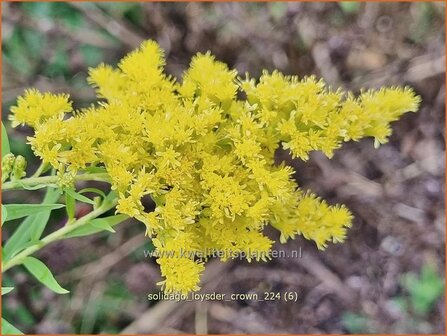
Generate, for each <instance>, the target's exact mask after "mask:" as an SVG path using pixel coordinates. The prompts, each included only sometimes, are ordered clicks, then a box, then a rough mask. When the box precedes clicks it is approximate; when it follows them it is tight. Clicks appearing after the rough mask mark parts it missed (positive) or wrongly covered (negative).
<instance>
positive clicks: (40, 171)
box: [31, 162, 48, 178]
mask: <svg viewBox="0 0 447 336" xmlns="http://www.w3.org/2000/svg"><path fill="white" fill-rule="evenodd" d="M47 168H48V163H47V162H42V163H41V164H40V166H39V168H37V170H36V172H35V173H34V174H33V175H31V177H32V178H34V177H39V176H40V175H42V174H43V173H44V172H45V170H46V169H47Z"/></svg>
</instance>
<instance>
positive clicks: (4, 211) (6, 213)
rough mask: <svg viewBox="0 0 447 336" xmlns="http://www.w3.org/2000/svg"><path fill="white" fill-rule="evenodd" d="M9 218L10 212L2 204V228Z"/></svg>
mask: <svg viewBox="0 0 447 336" xmlns="http://www.w3.org/2000/svg"><path fill="white" fill-rule="evenodd" d="M7 216H8V210H7V209H6V207H5V206H4V205H3V204H2V226H3V223H4V222H5V221H6V217H7Z"/></svg>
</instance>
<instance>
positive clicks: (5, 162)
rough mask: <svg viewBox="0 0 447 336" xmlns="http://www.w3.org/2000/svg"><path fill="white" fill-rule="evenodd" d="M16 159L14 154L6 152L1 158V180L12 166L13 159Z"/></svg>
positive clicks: (3, 179)
mask: <svg viewBox="0 0 447 336" xmlns="http://www.w3.org/2000/svg"><path fill="white" fill-rule="evenodd" d="M15 160H16V158H15V156H14V154H12V153H8V154H6V155H5V156H4V157H3V159H2V182H4V181H6V180H7V179H8V177H9V174H10V173H11V171H12V169H13V167H14V161H15Z"/></svg>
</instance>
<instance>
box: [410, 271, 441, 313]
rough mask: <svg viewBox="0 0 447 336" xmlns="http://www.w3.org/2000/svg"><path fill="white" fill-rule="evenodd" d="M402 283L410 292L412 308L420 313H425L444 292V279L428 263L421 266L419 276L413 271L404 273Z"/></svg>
mask: <svg viewBox="0 0 447 336" xmlns="http://www.w3.org/2000/svg"><path fill="white" fill-rule="evenodd" d="M402 285H403V287H404V288H405V289H406V290H407V291H408V293H409V294H410V302H411V305H412V308H413V310H414V311H415V312H416V313H418V314H420V315H427V314H428V313H429V312H430V311H431V310H432V309H433V307H434V305H435V303H436V301H437V300H438V299H439V298H440V297H441V296H442V294H443V293H444V281H443V279H442V278H441V277H440V276H439V275H438V273H437V271H436V269H435V267H434V266H433V265H430V264H425V265H424V266H423V267H422V271H421V275H420V276H419V277H417V275H416V274H414V273H407V274H405V275H404V277H403V278H402Z"/></svg>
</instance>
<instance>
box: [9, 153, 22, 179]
mask: <svg viewBox="0 0 447 336" xmlns="http://www.w3.org/2000/svg"><path fill="white" fill-rule="evenodd" d="M25 169H26V160H25V158H24V157H23V156H22V155H17V157H16V159H15V161H14V167H13V168H12V177H11V179H12V180H20V179H21V178H22V177H24V176H25V175H26V171H25Z"/></svg>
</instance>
